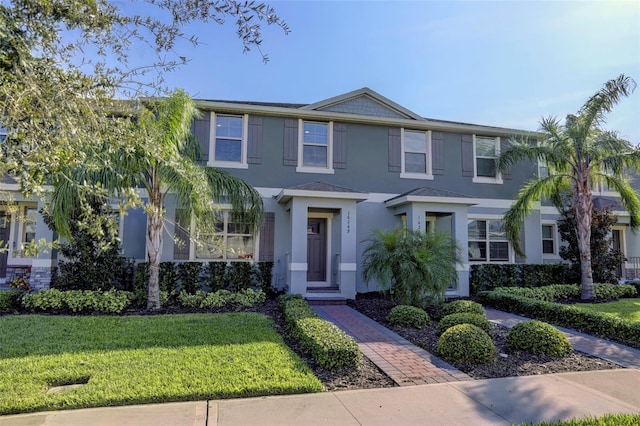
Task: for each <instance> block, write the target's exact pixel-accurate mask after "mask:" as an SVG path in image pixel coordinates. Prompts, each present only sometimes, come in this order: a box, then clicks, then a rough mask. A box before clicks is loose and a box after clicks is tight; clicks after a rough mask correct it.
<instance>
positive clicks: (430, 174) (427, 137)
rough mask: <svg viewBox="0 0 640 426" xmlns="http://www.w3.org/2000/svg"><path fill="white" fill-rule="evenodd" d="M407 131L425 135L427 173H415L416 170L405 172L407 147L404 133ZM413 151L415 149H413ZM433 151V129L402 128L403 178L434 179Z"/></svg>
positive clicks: (401, 157) (401, 164)
mask: <svg viewBox="0 0 640 426" xmlns="http://www.w3.org/2000/svg"><path fill="white" fill-rule="evenodd" d="M405 132H410V133H422V134H424V135H425V142H426V146H425V150H426V152H425V153H424V154H425V163H426V164H425V167H426V169H427V170H426V173H415V172H405V154H406V151H405V147H404V144H405V142H404V139H405V138H404V135H405ZM411 152H413V151H411ZM432 157H433V153H432V151H431V130H427V131H426V132H425V131H424V130H413V129H405V128H404V127H403V128H401V129H400V170H401V172H400V177H401V178H403V179H425V180H433V164H432V163H433V159H432Z"/></svg>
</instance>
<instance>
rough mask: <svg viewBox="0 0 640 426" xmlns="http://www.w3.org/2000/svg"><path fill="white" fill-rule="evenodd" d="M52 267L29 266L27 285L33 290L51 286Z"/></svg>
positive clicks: (46, 288) (45, 288)
mask: <svg viewBox="0 0 640 426" xmlns="http://www.w3.org/2000/svg"><path fill="white" fill-rule="evenodd" d="M54 269H55V268H53V267H51V266H44V267H42V266H34V267H32V268H31V276H30V277H29V285H30V286H31V288H32V289H33V290H36V291H40V290H48V289H49V287H50V286H51V279H52V278H53V272H54Z"/></svg>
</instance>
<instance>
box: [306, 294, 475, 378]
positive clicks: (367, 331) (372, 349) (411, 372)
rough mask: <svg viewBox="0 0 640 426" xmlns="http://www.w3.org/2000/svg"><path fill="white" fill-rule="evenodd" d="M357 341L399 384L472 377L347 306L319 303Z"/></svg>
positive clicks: (328, 317) (323, 313)
mask: <svg viewBox="0 0 640 426" xmlns="http://www.w3.org/2000/svg"><path fill="white" fill-rule="evenodd" d="M313 309H314V310H315V311H316V312H317V313H318V315H320V316H321V317H322V318H324V319H326V320H328V321H331V322H333V323H334V324H336V325H337V326H338V327H340V328H341V329H342V330H344V331H345V332H346V333H347V334H349V335H351V336H353V338H354V339H355V340H356V342H358V345H359V346H360V350H361V351H362V353H363V354H364V355H365V356H366V357H367V358H369V359H370V360H371V361H372V362H373V363H374V364H376V365H377V366H378V367H379V368H380V369H381V370H382V371H384V373H385V374H387V375H388V376H389V377H391V379H392V380H393V381H395V382H396V383H397V384H398V385H399V386H413V385H423V384H429V383H444V382H456V381H462V380H472V379H471V377H469V376H468V375H466V374H465V373H463V372H461V371H459V370H458V369H456V368H454V367H453V366H451V365H449V364H447V363H446V362H444V361H442V360H441V359H440V358H438V357H436V356H434V355H432V354H430V353H429V352H427V351H425V350H424V349H422V348H419V347H417V346H415V345H414V344H412V343H411V342H409V341H408V340H406V339H404V338H402V337H400V336H399V335H397V334H396V333H394V332H393V331H391V330H389V329H387V328H385V327H383V326H381V325H380V324H378V323H377V322H375V321H373V320H372V319H371V318H369V317H367V316H365V315H362V314H361V313H359V312H357V311H356V310H354V309H352V308H350V307H348V306H345V305H316V306H313Z"/></svg>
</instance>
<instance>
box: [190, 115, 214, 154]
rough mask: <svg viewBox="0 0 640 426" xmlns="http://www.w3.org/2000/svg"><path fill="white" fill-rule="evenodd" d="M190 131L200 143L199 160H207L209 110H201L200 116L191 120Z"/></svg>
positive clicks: (209, 123)
mask: <svg viewBox="0 0 640 426" xmlns="http://www.w3.org/2000/svg"><path fill="white" fill-rule="evenodd" d="M191 133H192V134H193V135H194V136H195V137H196V139H197V140H198V142H199V143H200V150H201V151H202V152H201V154H202V156H201V157H200V160H201V161H202V162H203V163H206V162H207V161H209V136H210V135H211V113H210V112H209V111H202V117H200V118H196V119H195V120H193V124H192V125H191Z"/></svg>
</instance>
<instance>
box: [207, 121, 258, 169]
mask: <svg viewBox="0 0 640 426" xmlns="http://www.w3.org/2000/svg"><path fill="white" fill-rule="evenodd" d="M210 114H211V119H210V123H211V124H210V131H209V161H208V162H207V166H211V167H221V168H226V169H247V168H249V164H247V147H248V143H247V139H248V133H249V114H216V113H215V112H213V111H211V112H210ZM218 115H221V116H226V117H237V118H240V119H242V137H241V139H240V161H219V160H216V128H217V126H216V118H217V116H218Z"/></svg>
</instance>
